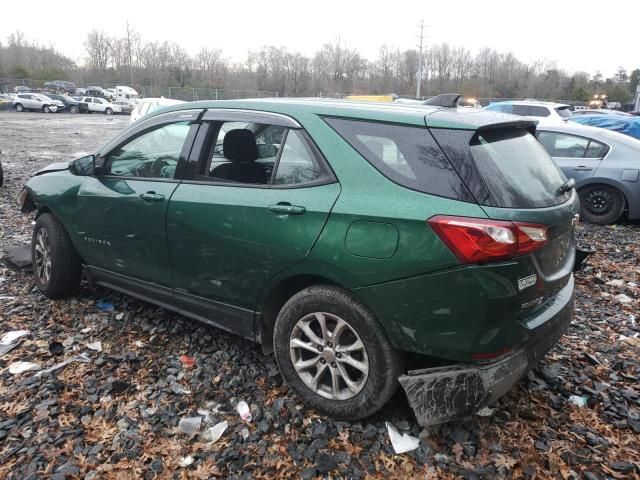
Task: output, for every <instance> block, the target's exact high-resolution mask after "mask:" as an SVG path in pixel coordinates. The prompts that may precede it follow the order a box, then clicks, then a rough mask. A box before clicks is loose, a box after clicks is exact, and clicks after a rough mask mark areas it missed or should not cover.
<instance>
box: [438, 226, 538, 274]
mask: <svg viewBox="0 0 640 480" xmlns="http://www.w3.org/2000/svg"><path fill="white" fill-rule="evenodd" d="M427 223H428V224H429V226H430V227H431V228H432V229H433V230H434V232H436V234H437V235H438V236H439V237H440V239H441V240H442V241H443V242H444V244H445V245H446V246H447V247H449V249H450V250H451V251H452V252H453V254H454V255H455V256H456V257H458V260H460V261H461V262H462V263H485V262H495V261H499V260H509V259H511V258H514V257H518V256H520V255H526V254H528V253H531V252H534V251H535V250H537V249H539V248H540V247H542V246H543V245H544V244H545V243H546V242H547V232H548V230H547V227H546V226H544V225H536V224H531V223H521V222H508V221H502V220H488V219H483V218H469V217H453V216H446V215H437V216H435V217H431V218H430V219H429V220H427Z"/></svg>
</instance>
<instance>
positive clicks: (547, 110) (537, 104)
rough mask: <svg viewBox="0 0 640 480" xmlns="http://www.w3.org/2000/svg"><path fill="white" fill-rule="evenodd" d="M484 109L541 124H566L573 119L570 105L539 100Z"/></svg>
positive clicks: (510, 101) (492, 105)
mask: <svg viewBox="0 0 640 480" xmlns="http://www.w3.org/2000/svg"><path fill="white" fill-rule="evenodd" d="M484 109H485V110H489V111H492V112H502V113H511V114H513V115H519V116H521V117H532V118H535V119H536V120H538V121H540V122H565V121H567V120H569V119H570V118H571V109H570V106H569V105H567V104H565V103H554V102H541V101H538V100H508V101H504V102H494V103H492V104H491V105H489V106H488V107H484Z"/></svg>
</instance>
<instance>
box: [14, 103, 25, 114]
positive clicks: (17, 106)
mask: <svg viewBox="0 0 640 480" xmlns="http://www.w3.org/2000/svg"><path fill="white" fill-rule="evenodd" d="M16 112H24V107H23V106H22V104H21V103H17V104H16Z"/></svg>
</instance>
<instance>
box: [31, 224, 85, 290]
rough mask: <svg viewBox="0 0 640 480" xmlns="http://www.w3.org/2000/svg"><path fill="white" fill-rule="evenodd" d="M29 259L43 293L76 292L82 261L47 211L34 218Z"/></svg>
mask: <svg viewBox="0 0 640 480" xmlns="http://www.w3.org/2000/svg"><path fill="white" fill-rule="evenodd" d="M31 261H32V264H33V273H34V279H35V282H36V285H37V286H38V288H39V289H40V291H41V292H42V294H43V295H44V296H45V297H48V298H52V299H56V298H66V297H70V296H72V295H73V294H74V293H76V292H77V291H78V289H79V287H80V280H81V278H82V264H81V260H80V256H79V255H78V253H77V252H76V249H75V248H74V246H73V244H72V243H71V239H70V238H69V234H68V233H67V231H66V230H65V229H64V227H63V226H62V224H61V223H60V222H59V221H58V220H57V219H56V218H55V217H54V216H53V215H52V214H50V213H43V214H42V215H40V216H39V217H38V219H37V220H36V225H35V227H34V228H33V237H32V240H31Z"/></svg>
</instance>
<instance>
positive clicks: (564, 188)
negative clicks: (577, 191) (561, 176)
mask: <svg viewBox="0 0 640 480" xmlns="http://www.w3.org/2000/svg"><path fill="white" fill-rule="evenodd" d="M575 186H576V181H575V180H574V179H573V178H570V179H569V180H567V181H566V182H564V183H563V184H562V185H560V188H558V195H562V194H563V193H564V192H568V191H569V190H571V189H572V188H573V187H575Z"/></svg>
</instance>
